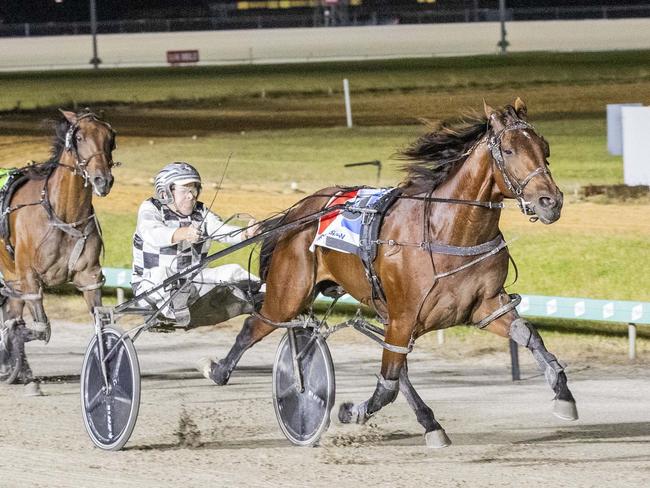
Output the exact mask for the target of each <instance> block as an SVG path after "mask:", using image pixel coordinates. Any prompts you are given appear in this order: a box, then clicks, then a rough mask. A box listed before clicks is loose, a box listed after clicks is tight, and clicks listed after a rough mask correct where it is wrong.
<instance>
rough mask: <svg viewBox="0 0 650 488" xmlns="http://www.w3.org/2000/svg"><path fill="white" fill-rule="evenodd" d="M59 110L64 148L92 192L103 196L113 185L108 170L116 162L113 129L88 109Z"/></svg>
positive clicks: (111, 176)
mask: <svg viewBox="0 0 650 488" xmlns="http://www.w3.org/2000/svg"><path fill="white" fill-rule="evenodd" d="M61 113H62V114H63V116H64V117H65V119H66V122H67V127H66V132H65V147H64V151H66V152H69V153H70V154H71V155H72V156H73V157H74V159H75V169H76V170H78V171H79V173H80V174H81V175H82V177H83V178H84V180H85V182H86V183H90V185H92V188H93V191H94V193H95V194H97V195H98V196H100V197H105V196H106V195H108V193H109V192H110V191H111V187H112V186H113V174H112V173H111V169H112V168H113V166H117V165H118V164H119V163H115V162H113V150H114V149H115V131H114V130H113V128H112V127H111V126H110V125H109V124H108V123H107V122H104V121H102V120H99V118H98V117H97V116H96V115H95V114H93V113H92V112H89V111H86V112H82V113H79V114H76V113H74V112H69V111H65V110H61Z"/></svg>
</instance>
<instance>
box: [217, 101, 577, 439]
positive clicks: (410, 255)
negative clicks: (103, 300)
mask: <svg viewBox="0 0 650 488" xmlns="http://www.w3.org/2000/svg"><path fill="white" fill-rule="evenodd" d="M484 111H485V116H484V117H483V116H476V117H473V118H467V119H464V120H460V121H452V122H443V123H442V124H440V125H439V126H438V127H436V128H434V130H433V131H432V132H430V133H428V134H426V135H424V136H422V137H420V138H419V139H418V140H417V141H416V142H415V143H413V144H412V145H411V146H410V147H409V148H407V149H406V150H405V151H403V153H402V155H403V157H404V158H405V159H408V160H411V161H412V162H411V163H409V164H407V165H405V170H406V171H407V176H406V178H405V180H404V181H403V182H402V184H401V189H402V194H401V196H400V198H399V199H398V200H397V201H396V202H395V203H394V204H393V205H392V207H390V209H389V210H388V212H387V213H386V214H385V216H384V220H383V226H382V228H381V230H380V234H379V239H378V241H377V243H378V244H379V249H378V253H377V257H376V260H375V261H374V268H375V270H376V274H377V276H378V277H379V280H380V282H381V285H382V286H383V290H384V293H385V301H383V302H382V303H379V304H377V309H378V312H379V313H380V315H383V316H384V317H385V318H386V319H387V324H386V327H385V341H386V343H387V344H389V345H391V346H392V348H386V349H384V351H383V358H382V364H381V376H380V377H379V380H378V382H377V386H376V389H375V391H374V393H373V395H372V396H371V397H370V399H368V400H366V401H364V402H362V403H359V404H356V405H355V404H352V403H345V404H343V405H341V407H340V410H339V419H340V420H341V421H342V422H345V423H347V422H357V423H364V422H366V421H367V420H368V419H369V418H370V416H372V415H373V414H374V413H376V412H377V411H378V410H379V409H381V408H382V407H383V406H385V405H387V404H388V403H391V402H392V401H394V400H395V398H396V396H397V393H398V391H401V392H402V393H403V394H404V395H405V397H406V399H407V400H408V402H409V404H410V406H411V407H412V409H413V410H414V411H415V413H416V416H417V418H418V421H419V422H420V423H421V424H422V426H423V427H424V429H425V438H426V442H427V444H428V445H430V446H432V447H444V446H447V445H449V444H450V440H449V438H448V437H447V435H446V434H445V432H444V430H443V429H442V427H441V426H440V424H439V423H438V422H437V421H436V420H435V418H434V415H433V412H432V411H431V409H430V408H429V407H428V406H427V405H426V404H425V403H424V402H423V401H422V399H421V398H420V396H419V395H418V394H417V392H416V391H415V389H414V388H413V386H412V385H411V383H410V381H409V378H408V368H407V359H406V351H408V350H409V349H408V348H409V346H410V345H411V344H412V342H413V341H414V340H415V339H417V338H418V337H420V336H422V335H423V334H425V333H427V332H430V331H432V330H438V329H443V328H447V327H452V326H454V325H458V324H475V325H477V326H478V327H480V328H484V329H486V330H489V331H490V332H493V333H495V334H498V335H500V336H502V337H505V338H511V339H513V340H514V341H515V342H516V343H517V344H520V345H522V346H524V347H527V348H528V349H529V350H530V351H531V352H532V354H533V356H534V357H535V359H536V360H537V362H538V364H539V366H540V368H541V369H542V371H544V372H545V375H546V378H547V380H548V382H549V384H550V386H551V388H552V389H553V391H554V392H555V403H554V413H555V414H556V415H557V416H559V417H561V418H565V419H576V418H577V410H576V408H575V401H574V399H573V396H572V394H571V392H570V391H569V389H568V387H567V379H566V375H565V373H564V367H563V366H562V365H561V363H560V362H559V361H558V360H557V358H556V357H555V356H554V355H553V354H551V353H550V352H548V351H547V349H546V347H545V346H544V343H543V341H542V339H541V337H540V336H539V334H538V333H537V331H536V330H535V328H534V327H533V326H532V325H531V324H530V323H529V322H528V321H526V320H525V319H523V318H521V317H519V315H518V313H517V311H516V309H515V305H516V303H515V302H513V301H512V297H511V296H509V295H508V294H507V293H506V292H505V290H504V283H505V280H506V275H507V273H508V258H509V254H508V250H507V247H506V246H505V242H504V241H503V238H502V236H501V231H500V230H499V218H500V216H501V211H500V208H501V206H502V205H501V204H500V202H502V200H503V199H504V198H514V199H516V200H517V202H518V204H519V206H520V207H521V210H522V212H524V213H525V214H526V215H530V216H531V220H537V219H539V220H541V221H542V222H543V223H545V224H550V223H552V222H555V221H556V220H557V219H559V217H560V211H561V208H562V203H563V196H562V193H561V192H560V190H559V189H558V187H557V186H556V184H555V182H554V181H553V179H552V177H551V173H550V171H549V168H548V161H547V158H548V156H549V147H548V144H547V143H546V141H545V140H544V139H543V138H542V137H541V136H540V135H539V134H538V133H537V132H536V131H535V129H534V128H533V127H532V126H531V125H530V124H529V123H528V122H527V109H526V106H525V104H524V103H523V101H521V99H517V100H516V102H515V104H514V106H506V107H505V108H503V109H501V110H494V109H493V108H491V107H490V106H488V105H484ZM340 190H341V189H340V188H328V189H325V190H321V191H320V192H318V194H317V195H315V196H313V197H311V198H310V197H307V198H306V199H304V200H303V201H302V202H300V203H299V204H297V205H296V206H295V207H293V208H292V209H291V210H290V211H289V212H288V214H287V215H286V216H285V218H284V219H283V223H286V222H291V221H295V220H296V219H299V218H301V217H304V216H306V215H310V214H313V213H314V212H317V211H319V210H321V209H322V208H323V207H324V206H325V205H326V204H327V202H328V200H329V197H330V196H331V195H334V194H336V193H337V192H338V191H340ZM316 228H317V223H316V222H314V223H311V224H308V225H306V226H304V227H302V228H300V229H298V230H292V231H290V232H287V233H284V234H282V235H280V236H276V237H272V238H270V239H267V240H266V241H265V243H264V246H263V249H262V260H261V265H260V267H261V270H260V274H261V275H262V277H263V278H264V277H265V279H266V297H265V299H264V303H263V305H262V308H261V310H260V314H259V316H251V317H249V318H248V319H246V321H245V323H244V326H243V328H242V330H241V332H240V333H239V335H238V336H237V339H236V342H235V344H234V345H233V347H232V349H231V350H230V352H229V353H228V355H227V356H226V357H225V358H224V359H223V360H221V361H219V362H217V363H212V364H211V369H210V371H209V376H210V378H211V379H212V380H213V381H214V382H215V383H217V384H225V383H226V382H227V381H228V378H229V376H230V374H231V372H232V371H233V369H234V368H235V366H236V364H237V362H238V361H239V359H240V358H241V356H242V355H243V353H244V351H246V350H247V349H248V348H250V347H251V346H252V345H253V344H255V343H256V342H258V341H260V340H261V339H262V338H263V337H265V336H266V335H267V334H269V333H270V332H272V331H273V330H275V329H276V327H275V326H274V325H273V324H274V323H280V322H286V321H289V320H291V319H293V318H295V317H297V316H298V315H299V314H300V313H302V312H303V311H305V310H306V309H307V308H308V307H309V306H310V304H311V303H312V301H313V299H314V297H315V296H316V294H317V293H318V292H319V291H320V290H321V289H322V288H323V286H324V284H328V285H329V284H331V283H336V284H337V285H339V286H340V287H342V288H343V289H344V290H345V291H346V292H347V293H349V294H350V295H352V296H353V297H355V298H356V299H357V300H359V301H360V302H362V303H364V304H366V305H372V304H373V301H374V300H373V294H372V290H371V285H370V283H369V281H368V279H367V278H366V274H365V271H364V267H363V266H362V262H361V260H360V259H359V257H357V256H356V255H354V254H346V253H340V252H337V251H333V250H330V249H326V248H322V247H317V248H316V250H315V252H310V251H309V246H310V244H311V243H312V241H313V240H314V236H315V232H316ZM267 229H268V226H267ZM267 229H265V230H267ZM265 252H268V253H267V254H265ZM391 349H392V350H391Z"/></svg>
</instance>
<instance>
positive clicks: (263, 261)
mask: <svg viewBox="0 0 650 488" xmlns="http://www.w3.org/2000/svg"><path fill="white" fill-rule="evenodd" d="M285 218H286V215H284V214H283V215H278V216H277V217H273V218H271V219H267V220H265V221H264V222H263V223H262V224H261V225H260V232H266V231H270V230H274V229H277V228H278V227H279V226H280V225H282V223H283V222H284V219H285ZM281 235H282V233H281V232H272V233H270V234H269V235H268V236H267V237H265V238H264V240H263V241H262V249H261V250H260V279H261V280H262V281H266V276H267V274H268V272H269V266H271V256H272V255H273V250H274V249H275V246H276V245H277V243H278V241H279V240H280V237H281Z"/></svg>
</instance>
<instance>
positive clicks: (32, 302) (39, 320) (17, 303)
mask: <svg viewBox="0 0 650 488" xmlns="http://www.w3.org/2000/svg"><path fill="white" fill-rule="evenodd" d="M13 293H15V294H16V295H17V296H16V297H15V300H14V299H12V300H10V308H11V309H12V310H15V311H14V312H13V313H14V316H15V317H22V312H23V308H24V305H25V303H26V304H27V307H28V308H29V312H30V313H31V315H32V319H33V323H32V325H31V327H29V328H25V330H24V333H23V334H24V336H23V339H24V341H25V342H29V341H33V340H41V341H44V342H45V344H47V343H48V342H50V336H51V334H52V329H51V327H50V319H49V318H48V317H47V314H46V313H45V308H44V307H43V287H42V284H41V281H40V280H39V279H38V277H37V276H36V274H34V273H33V272H25V273H24V274H23V276H22V279H21V281H20V284H19V286H18V287H13Z"/></svg>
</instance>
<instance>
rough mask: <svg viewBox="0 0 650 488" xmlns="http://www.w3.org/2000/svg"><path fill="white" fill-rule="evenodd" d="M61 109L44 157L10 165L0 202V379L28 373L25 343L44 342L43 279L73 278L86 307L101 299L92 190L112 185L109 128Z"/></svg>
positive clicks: (25, 377)
mask: <svg viewBox="0 0 650 488" xmlns="http://www.w3.org/2000/svg"><path fill="white" fill-rule="evenodd" d="M61 112H62V114H63V117H62V118H61V120H60V121H58V122H57V125H56V128H55V130H56V135H55V137H54V141H53V145H52V148H51V157H50V159H49V160H48V161H46V162H44V163H41V164H34V165H30V166H27V167H25V168H21V169H19V170H16V171H15V172H13V174H12V176H10V183H9V184H8V185H6V186H5V189H4V190H3V198H2V202H0V204H2V211H3V216H4V217H7V221H6V222H4V224H5V225H4V230H5V232H3V235H2V237H3V243H4V245H3V246H0V271H2V275H3V283H2V287H0V292H1V293H2V295H4V297H6V299H5V300H6V301H5V302H4V304H3V309H2V311H3V315H4V324H1V323H0V333H1V335H0V380H2V381H6V382H8V383H13V382H16V381H22V382H24V383H28V382H30V381H31V380H32V372H31V369H30V367H29V364H28V362H27V358H26V357H25V354H24V342H27V341H30V340H35V339H39V340H43V341H45V342H46V343H47V342H48V341H49V338H50V323H49V319H48V317H47V315H46V314H45V310H44V309H43V293H42V288H43V286H45V287H49V286H57V285H61V284H63V283H66V282H72V283H73V284H74V285H75V286H76V288H77V289H78V290H80V291H81V292H82V293H83V295H84V299H85V300H86V304H87V305H88V309H89V310H90V311H91V313H92V310H93V308H94V307H96V306H100V305H101V303H102V300H101V286H102V285H103V283H104V278H103V275H102V270H101V266H100V263H99V255H100V252H101V249H102V239H101V235H100V229H99V224H98V222H97V220H96V216H95V212H94V209H93V206H92V196H93V193H94V194H96V195H98V196H101V197H103V196H106V195H108V193H109V192H110V190H111V187H112V185H113V175H112V174H111V168H112V167H113V166H114V165H115V164H116V163H114V162H113V156H112V152H113V150H114V149H115V131H114V130H113V129H112V128H111V126H110V125H109V124H108V123H106V122H104V121H101V120H99V118H98V117H97V116H96V115H95V114H93V113H91V112H89V111H83V112H81V113H78V114H75V113H74V112H68V111H61ZM25 303H27V304H28V305H29V309H30V312H31V315H32V317H33V320H34V323H33V327H30V328H28V327H26V326H25V322H24V320H23V318H22V317H23V308H24V306H25Z"/></svg>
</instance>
